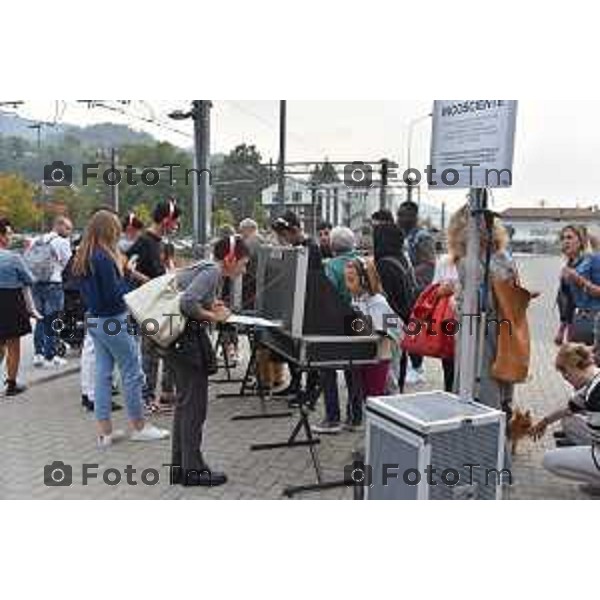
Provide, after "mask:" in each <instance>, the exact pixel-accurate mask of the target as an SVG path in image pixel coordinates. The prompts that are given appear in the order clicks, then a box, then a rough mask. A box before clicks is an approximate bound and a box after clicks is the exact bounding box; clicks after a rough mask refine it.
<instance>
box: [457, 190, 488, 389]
mask: <svg viewBox="0 0 600 600" xmlns="http://www.w3.org/2000/svg"><path fill="white" fill-rule="evenodd" d="M486 193H487V192H486V190H484V189H480V188H473V189H471V191H470V192H469V209H470V211H469V222H468V225H467V251H466V256H465V259H464V260H465V288H464V292H463V309H462V313H463V314H462V320H461V324H460V326H461V328H460V363H459V374H460V377H459V395H460V397H461V398H462V399H463V400H465V401H470V400H473V399H474V396H475V390H476V380H477V378H478V373H479V365H480V361H481V359H482V357H481V356H478V350H479V348H480V346H479V338H480V335H482V334H483V331H482V330H481V329H482V328H481V325H482V323H481V316H480V310H479V308H480V303H479V292H480V289H481V283H482V282H481V256H480V255H481V231H480V227H479V223H480V221H481V219H482V214H481V212H480V211H481V210H482V208H483V207H484V203H485V194H486Z"/></svg>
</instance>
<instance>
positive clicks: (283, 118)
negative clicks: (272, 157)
mask: <svg viewBox="0 0 600 600" xmlns="http://www.w3.org/2000/svg"><path fill="white" fill-rule="evenodd" d="M286 138H287V100H280V101H279V164H278V169H277V200H278V202H279V207H276V211H277V212H278V213H280V214H281V212H282V211H283V210H284V209H283V208H282V207H283V206H285V153H286Z"/></svg>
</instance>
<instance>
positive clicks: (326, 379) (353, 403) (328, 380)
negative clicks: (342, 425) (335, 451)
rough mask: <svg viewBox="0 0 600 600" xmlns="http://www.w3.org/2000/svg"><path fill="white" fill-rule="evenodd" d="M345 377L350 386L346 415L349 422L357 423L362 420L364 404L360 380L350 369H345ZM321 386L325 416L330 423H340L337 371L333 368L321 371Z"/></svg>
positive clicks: (347, 384)
mask: <svg viewBox="0 0 600 600" xmlns="http://www.w3.org/2000/svg"><path fill="white" fill-rule="evenodd" d="M344 378H345V380H346V386H347V388H348V404H347V406H346V416H347V419H348V421H349V422H352V423H353V424H354V425H357V424H358V423H359V422H360V420H361V418H362V417H361V415H362V406H361V397H360V393H359V390H358V389H357V388H358V381H357V379H356V378H355V377H353V374H352V371H351V370H350V369H345V370H344ZM321 386H322V388H323V395H324V397H325V417H326V419H327V420H328V421H329V422H330V423H339V422H340V420H341V415H340V399H339V395H338V384H337V372H336V371H334V370H331V369H324V370H323V371H321Z"/></svg>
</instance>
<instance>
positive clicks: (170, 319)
mask: <svg viewBox="0 0 600 600" xmlns="http://www.w3.org/2000/svg"><path fill="white" fill-rule="evenodd" d="M182 293H183V292H181V291H180V290H179V289H178V288H177V274H176V273H167V274H166V275H163V276H162V277H157V278H156V279H152V280H151V281H149V282H148V283H146V284H144V285H143V286H141V287H139V288H138V289H137V290H134V291H133V292H130V293H129V294H127V295H126V296H125V297H124V300H125V304H127V307H128V308H129V311H130V312H131V315H132V316H133V318H134V319H135V320H136V322H137V323H138V325H139V326H140V328H141V333H142V335H145V336H147V337H149V338H151V339H152V341H153V342H154V343H155V344H158V345H159V346H160V347H161V348H168V347H169V346H170V345H171V344H172V343H173V342H175V341H176V340H177V339H178V338H179V336H180V335H181V334H182V333H183V332H184V330H185V327H186V324H187V318H186V317H184V316H183V314H182V312H181V295H182Z"/></svg>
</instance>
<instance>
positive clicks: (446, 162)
mask: <svg viewBox="0 0 600 600" xmlns="http://www.w3.org/2000/svg"><path fill="white" fill-rule="evenodd" d="M516 121H517V101H516V100H436V101H435V102H434V106H433V135H432V141H431V165H430V167H429V172H428V173H427V179H428V184H429V189H430V190H435V189H438V188H443V189H447V188H457V189H459V188H471V187H475V188H477V187H478V188H483V187H510V186H511V185H512V168H513V156H514V145H515V128H516Z"/></svg>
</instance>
